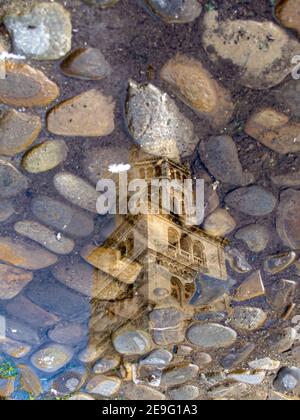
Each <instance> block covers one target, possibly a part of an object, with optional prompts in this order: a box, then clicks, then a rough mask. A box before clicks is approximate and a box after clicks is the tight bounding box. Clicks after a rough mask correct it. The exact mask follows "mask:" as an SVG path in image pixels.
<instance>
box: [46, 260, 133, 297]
mask: <svg viewBox="0 0 300 420" xmlns="http://www.w3.org/2000/svg"><path fill="white" fill-rule="evenodd" d="M52 274H53V276H54V277H55V278H56V279H57V280H58V281H60V282H61V283H63V284H64V285H66V286H67V287H69V288H71V289H74V290H75V291H76V292H79V293H82V294H83V295H85V296H88V297H91V298H93V297H95V296H97V298H98V299H100V300H109V301H112V300H116V299H118V297H120V296H121V295H123V294H124V293H125V292H126V285H125V284H124V283H121V282H119V281H117V280H115V279H114V278H113V277H109V276H107V275H105V274H103V273H102V272H101V271H99V270H97V269H96V268H94V267H92V266H91V265H89V264H86V263H84V262H81V261H78V262H73V261H72V262H61V263H58V264H57V265H56V266H55V267H53V270H52Z"/></svg>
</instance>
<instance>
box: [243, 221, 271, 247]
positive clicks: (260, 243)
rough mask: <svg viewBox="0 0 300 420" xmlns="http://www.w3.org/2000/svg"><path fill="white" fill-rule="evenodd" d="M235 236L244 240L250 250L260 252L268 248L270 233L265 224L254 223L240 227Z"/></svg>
mask: <svg viewBox="0 0 300 420" xmlns="http://www.w3.org/2000/svg"><path fill="white" fill-rule="evenodd" d="M235 238H236V239H238V240H241V241H244V242H245V244H246V245H247V247H248V248H249V249H250V251H252V252H257V253H259V252H262V251H264V250H265V249H266V247H267V245H268V243H269V240H270V234H269V230H268V228H266V227H265V226H263V225H259V224H252V225H248V226H245V227H243V228H241V229H239V230H238V231H237V233H236V234H235Z"/></svg>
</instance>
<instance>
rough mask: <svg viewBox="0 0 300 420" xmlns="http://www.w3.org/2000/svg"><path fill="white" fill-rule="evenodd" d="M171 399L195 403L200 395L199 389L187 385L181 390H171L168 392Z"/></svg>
mask: <svg viewBox="0 0 300 420" xmlns="http://www.w3.org/2000/svg"><path fill="white" fill-rule="evenodd" d="M168 395H169V398H170V399H171V400H175V401H194V400H197V398H198V397H199V395H200V392H199V388H197V387H196V386H194V385H185V386H182V387H180V388H175V389H171V390H170V391H169V392H168Z"/></svg>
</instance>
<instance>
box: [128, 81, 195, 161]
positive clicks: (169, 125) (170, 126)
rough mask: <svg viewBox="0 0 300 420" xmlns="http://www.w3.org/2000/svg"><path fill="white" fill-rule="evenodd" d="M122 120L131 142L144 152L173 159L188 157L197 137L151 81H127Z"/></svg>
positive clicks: (169, 99)
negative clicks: (124, 114)
mask: <svg viewBox="0 0 300 420" xmlns="http://www.w3.org/2000/svg"><path fill="white" fill-rule="evenodd" d="M126 119H127V125H128V130H129V132H130V134H131V136H132V137H133V139H134V141H135V143H136V144H137V145H138V146H140V147H141V148H142V149H143V150H144V151H145V152H146V153H149V154H152V155H155V156H159V157H166V158H169V159H173V160H175V161H180V158H183V157H187V156H190V155H191V154H192V153H193V151H194V149H195V147H196V145H197V143H198V141H199V139H198V138H197V137H196V135H195V131H194V126H193V124H192V122H191V121H190V120H188V119H187V118H186V117H185V116H184V115H183V114H182V113H181V112H180V111H179V109H178V108H177V105H176V103H175V102H174V100H173V99H171V97H170V96H169V95H168V94H167V93H164V92H162V91H161V90H160V89H158V88H157V87H156V86H154V85H152V84H147V85H139V84H137V83H136V82H133V81H131V82H130V84H129V90H128V96H127V104H126Z"/></svg>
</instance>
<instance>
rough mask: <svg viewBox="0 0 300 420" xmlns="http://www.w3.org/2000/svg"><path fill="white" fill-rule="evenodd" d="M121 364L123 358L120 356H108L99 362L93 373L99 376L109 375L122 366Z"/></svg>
mask: <svg viewBox="0 0 300 420" xmlns="http://www.w3.org/2000/svg"><path fill="white" fill-rule="evenodd" d="M120 362H121V358H120V357H119V356H106V357H103V358H102V359H100V360H98V362H97V363H96V364H95V366H94V368H93V371H94V373H97V374H103V373H107V372H110V371H111V370H114V369H116V368H117V367H118V366H119V365H120Z"/></svg>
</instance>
